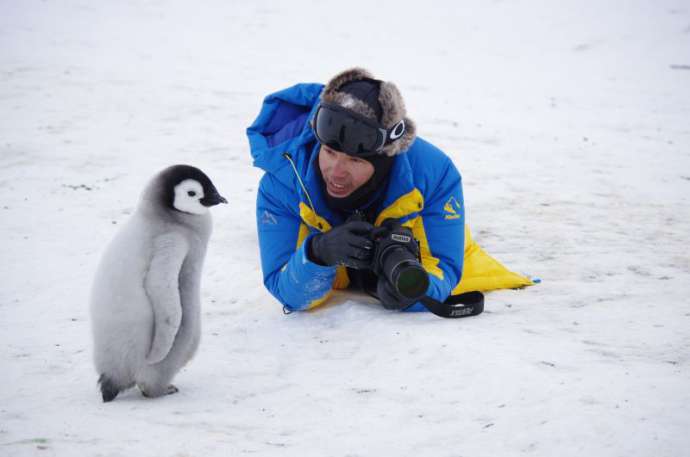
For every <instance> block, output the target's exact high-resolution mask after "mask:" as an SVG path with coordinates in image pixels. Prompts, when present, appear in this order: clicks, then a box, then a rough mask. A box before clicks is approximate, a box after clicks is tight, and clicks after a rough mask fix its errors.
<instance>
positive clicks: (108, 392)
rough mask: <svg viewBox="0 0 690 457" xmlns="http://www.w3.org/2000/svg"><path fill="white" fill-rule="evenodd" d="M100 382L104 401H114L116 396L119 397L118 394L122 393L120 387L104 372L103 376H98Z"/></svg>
mask: <svg viewBox="0 0 690 457" xmlns="http://www.w3.org/2000/svg"><path fill="white" fill-rule="evenodd" d="M98 384H100V385H101V395H102V396H103V403H108V402H109V401H113V400H114V399H115V397H117V394H119V393H120V389H119V388H118V387H117V386H116V385H115V383H114V382H113V381H111V380H110V378H108V377H107V376H106V375H104V374H101V376H100V377H99V378H98Z"/></svg>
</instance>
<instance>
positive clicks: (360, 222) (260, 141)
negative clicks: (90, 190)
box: [247, 68, 531, 317]
mask: <svg viewBox="0 0 690 457" xmlns="http://www.w3.org/2000/svg"><path fill="white" fill-rule="evenodd" d="M415 130H416V129H415V124H414V123H413V122H412V120H411V119H410V118H408V117H407V113H406V110H405V104H404V102H403V99H402V96H401V95H400V92H399V91H398V89H397V87H396V86H395V85H394V84H392V83H390V82H386V81H380V80H377V79H374V78H373V76H372V75H371V74H370V73H369V72H367V71H366V70H363V69H360V68H353V69H350V70H346V71H344V72H342V73H340V74H338V75H337V76H335V77H334V78H333V79H332V80H331V81H330V82H329V83H328V84H327V85H326V86H325V87H324V86H323V85H321V84H297V85H295V86H293V87H290V88H288V89H285V90H283V91H280V92H277V93H274V94H272V95H269V96H268V97H266V99H265V100H264V105H263V107H262V110H261V112H260V114H259V116H258V118H257V119H256V121H255V122H254V123H253V124H252V125H251V126H250V127H249V128H248V129H247V135H248V137H249V142H250V147H251V152H252V156H253V158H254V165H255V166H258V167H260V168H262V169H264V170H265V171H266V174H265V175H264V177H263V178H262V179H261V183H260V185H259V192H258V197H257V211H256V215H257V227H258V232H259V246H260V249H261V266H262V270H263V276H264V284H265V285H266V287H267V288H268V290H269V291H270V292H271V293H272V294H273V295H274V296H275V297H276V298H277V299H278V300H279V301H280V302H281V303H282V304H283V306H284V309H285V310H286V311H296V310H305V309H311V308H314V307H315V306H318V305H319V304H321V303H323V302H324V301H325V300H326V299H327V298H328V297H329V295H330V294H331V292H332V291H333V290H334V289H343V288H346V287H348V286H349V287H353V288H356V289H360V290H364V291H365V292H368V293H370V294H372V295H374V296H376V297H378V299H379V300H380V301H381V303H382V305H383V306H384V307H385V308H387V309H396V310H406V311H420V310H424V309H426V307H425V305H426V306H429V303H435V304H436V305H440V304H442V303H443V302H444V301H447V299H448V298H449V296H451V295H452V294H453V295H456V294H460V293H462V292H467V291H468V290H475V291H476V290H490V289H495V288H501V287H519V286H524V285H529V284H531V281H530V280H529V279H527V278H524V277H522V276H519V275H515V274H514V273H511V272H509V271H507V270H505V269H504V268H503V267H502V266H501V265H500V264H498V263H497V262H496V261H495V260H494V259H492V258H491V257H490V256H488V255H487V254H486V253H484V252H483V251H482V250H481V249H480V248H479V247H478V246H477V245H476V244H474V243H473V242H472V241H471V239H469V231H467V230H466V229H465V215H464V205H463V195H462V182H461V177H460V173H459V172H458V170H457V169H456V168H455V166H454V165H453V163H452V162H451V160H450V159H449V158H448V156H446V155H445V154H444V153H443V152H442V151H441V150H439V149H438V148H436V147H435V146H434V145H432V144H431V143H428V142H427V141H425V140H423V139H422V138H420V137H416V135H415ZM466 238H468V239H466ZM470 248H473V249H470ZM468 255H471V256H473V257H474V259H468ZM463 260H465V263H467V260H472V262H471V263H472V267H473V269H474V270H477V271H475V272H474V273H476V274H474V275H473V278H470V279H471V280H470V281H469V282H468V284H466V286H467V287H465V284H464V283H465V282H466V281H465V280H464V279H463ZM467 266H468V265H465V268H466V272H465V273H467ZM465 277H467V274H465ZM487 278H488V282H487V281H486V280H487ZM461 279H463V280H462V281H461ZM477 279H479V282H477ZM482 304H483V302H482ZM480 311H481V310H476V309H475V310H474V311H473V312H474V313H475V314H476V313H477V312H480ZM449 314H451V315H452V314H453V313H452V312H451V313H449ZM451 315H449V316H448V317H457V316H451Z"/></svg>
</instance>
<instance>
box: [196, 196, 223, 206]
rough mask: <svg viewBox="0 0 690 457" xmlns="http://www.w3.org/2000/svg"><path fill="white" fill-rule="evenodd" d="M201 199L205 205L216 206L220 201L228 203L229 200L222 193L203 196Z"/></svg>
mask: <svg viewBox="0 0 690 457" xmlns="http://www.w3.org/2000/svg"><path fill="white" fill-rule="evenodd" d="M199 201H200V202H201V204H202V205H204V206H215V205H217V204H219V203H227V202H228V201H227V200H226V199H225V197H223V196H222V195H220V194H212V195H209V196H208V197H204V198H202V199H201V200H199Z"/></svg>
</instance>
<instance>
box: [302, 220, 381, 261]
mask: <svg viewBox="0 0 690 457" xmlns="http://www.w3.org/2000/svg"><path fill="white" fill-rule="evenodd" d="M373 228H374V226H373V225H371V224H370V223H368V222H364V221H352V222H346V223H345V224H343V225H340V226H338V227H335V228H333V229H331V230H330V231H328V232H326V233H320V234H318V235H315V236H313V237H312V238H311V242H310V244H309V249H308V251H307V252H308V256H309V259H310V260H311V261H312V262H315V263H318V264H320V265H345V266H348V267H351V268H356V269H362V268H369V267H371V261H372V257H373V254H374V243H373V241H371V239H370V237H369V234H370V233H371V230H372V229H373Z"/></svg>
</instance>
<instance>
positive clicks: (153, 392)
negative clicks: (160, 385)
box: [139, 384, 180, 398]
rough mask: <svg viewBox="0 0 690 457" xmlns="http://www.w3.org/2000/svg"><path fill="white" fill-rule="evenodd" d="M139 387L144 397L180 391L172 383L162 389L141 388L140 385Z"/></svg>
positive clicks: (154, 396) (160, 395)
mask: <svg viewBox="0 0 690 457" xmlns="http://www.w3.org/2000/svg"><path fill="white" fill-rule="evenodd" d="M139 389H140V390H141V394H142V395H143V396H144V397H146V398H156V397H162V396H163V395H172V394H176V393H177V392H179V391H180V389H178V388H177V387H175V386H173V385H172V384H170V385H169V386H168V387H166V388H164V389H145V388H142V386H139Z"/></svg>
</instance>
